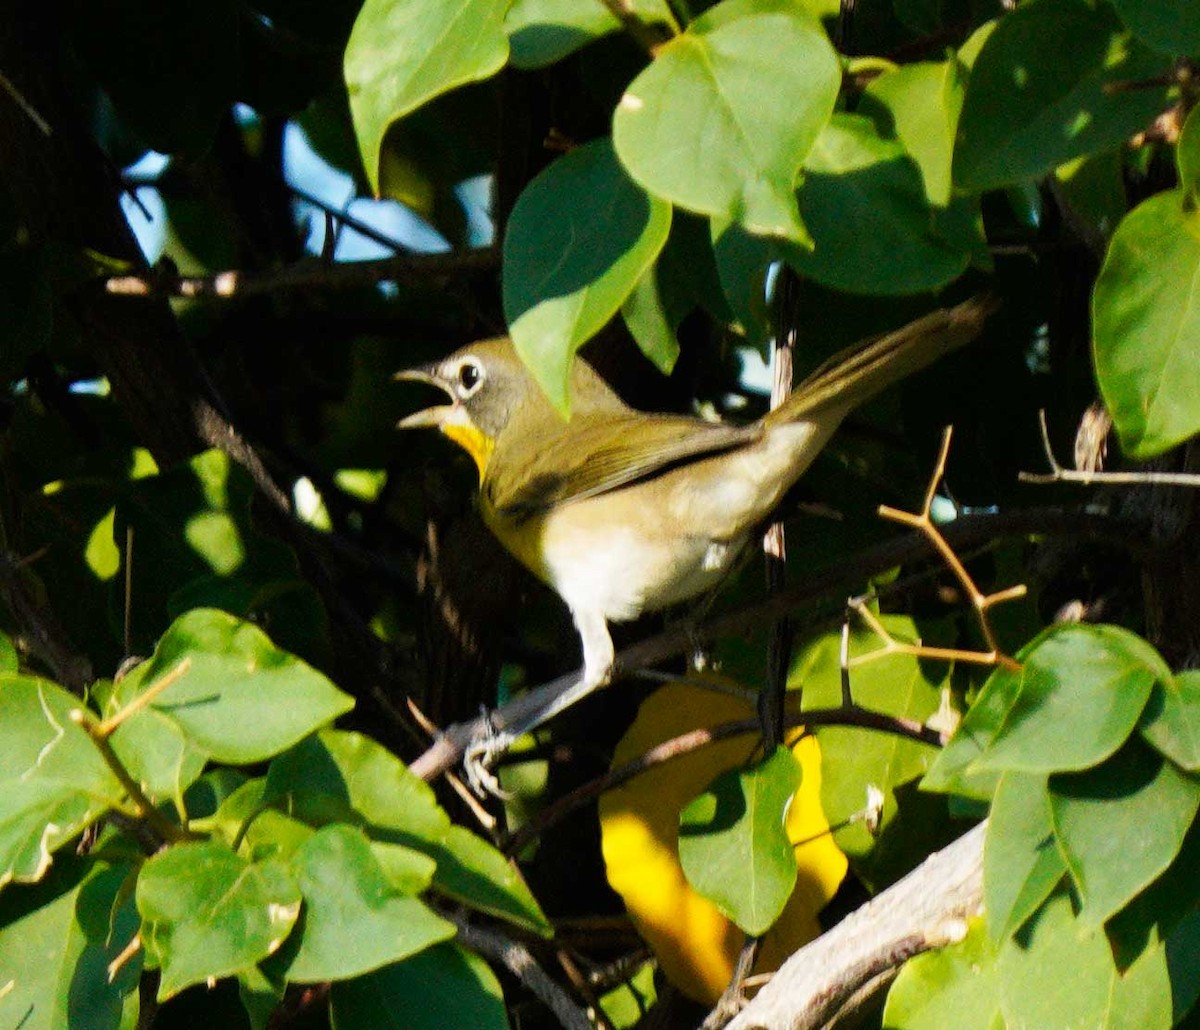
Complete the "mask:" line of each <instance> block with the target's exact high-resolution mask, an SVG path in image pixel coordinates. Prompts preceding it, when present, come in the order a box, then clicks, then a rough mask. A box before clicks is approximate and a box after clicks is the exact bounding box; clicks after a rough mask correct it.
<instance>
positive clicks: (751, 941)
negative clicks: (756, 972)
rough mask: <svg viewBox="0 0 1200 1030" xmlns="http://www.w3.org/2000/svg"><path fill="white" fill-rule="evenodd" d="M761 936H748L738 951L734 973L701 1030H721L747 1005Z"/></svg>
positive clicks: (701, 1025) (706, 1017) (702, 1024)
mask: <svg viewBox="0 0 1200 1030" xmlns="http://www.w3.org/2000/svg"><path fill="white" fill-rule="evenodd" d="M760 941H761V938H759V937H750V936H747V937H746V939H745V941H743V942H742V949H741V951H739V952H738V957H737V962H735V963H734V966H733V975H732V976H731V977H730V978H729V983H728V984H726V985H725V990H723V991H722V992H721V997H719V998H718V999H717V1003H716V1005H714V1006H713V1008H712V1011H711V1012H709V1014H708V1015H707V1016H705V1018H704V1022H703V1023H701V1024H700V1030H720V1028H721V1027H723V1026H724V1025H725V1024H726V1023H728V1022H729V1021H730V1020H731V1019H732V1018H733V1017H734V1016H736V1015H737V1014H738V1013H739V1012H740V1011H741V1010H742V1009H744V1008H745V1007H746V981H747V979H748V978H749V976H750V971H751V970H752V969H753V968H754V960H755V958H757V957H758V945H759V942H760Z"/></svg>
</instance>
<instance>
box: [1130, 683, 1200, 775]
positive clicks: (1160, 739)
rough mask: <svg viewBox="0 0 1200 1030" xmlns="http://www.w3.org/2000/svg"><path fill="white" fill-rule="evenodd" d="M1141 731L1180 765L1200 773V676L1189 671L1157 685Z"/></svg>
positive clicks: (1161, 752)
mask: <svg viewBox="0 0 1200 1030" xmlns="http://www.w3.org/2000/svg"><path fill="white" fill-rule="evenodd" d="M1138 729H1139V730H1140V731H1141V734H1142V736H1143V737H1144V738H1145V739H1146V740H1147V741H1149V742H1150V744H1152V745H1153V746H1154V747H1155V748H1157V749H1158V751H1159V753H1160V754H1163V755H1166V757H1167V758H1169V759H1171V761H1172V762H1174V763H1175V764H1176V765H1178V766H1181V767H1182V768H1184V769H1187V770H1188V771H1189V772H1196V771H1198V770H1200V672H1196V671H1194V670H1188V671H1185V672H1181V673H1178V674H1176V675H1175V676H1173V677H1171V678H1170V679H1167V680H1159V681H1158V682H1157V683H1155V684H1154V690H1153V692H1152V693H1151V694H1150V701H1149V703H1148V704H1147V705H1146V710H1145V711H1144V712H1143V713H1142V721H1141V723H1140V724H1139V726H1138Z"/></svg>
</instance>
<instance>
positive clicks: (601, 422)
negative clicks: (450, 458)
mask: <svg viewBox="0 0 1200 1030" xmlns="http://www.w3.org/2000/svg"><path fill="white" fill-rule="evenodd" d="M761 435H762V428H761V426H758V425H753V426H727V425H721V424H718V423H712V422H704V421H702V420H701V419H697V418H688V417H687V416H684V415H646V414H642V413H639V412H632V411H631V412H628V413H625V414H613V413H604V414H598V415H585V414H580V415H577V416H575V418H573V419H572V421H571V423H570V429H569V431H567V432H564V433H562V434H559V435H558V436H556V437H555V438H553V439H551V440H549V441H536V440H529V439H526V440H513V441H511V442H510V441H504V454H503V461H502V462H499V463H497V462H496V460H495V458H496V457H498V455H496V456H493V459H492V461H491V462H489V472H490V471H491V470H492V469H495V468H496V467H497V464H500V465H501V466H502V467H503V470H504V471H503V473H502V474H498V475H488V476H485V478H484V482H483V490H484V493H485V494H486V496H487V500H488V502H489V503H490V504H491V506H492V507H493V508H494V509H495V510H496V511H497V512H498V513H500V514H503V515H507V516H509V517H511V518H518V519H521V518H529V517H530V516H533V515H537V514H539V513H541V512H544V511H546V510H548V509H549V508H551V507H553V506H554V505H557V504H563V503H565V502H568V501H577V500H582V499H583V498H585V497H595V496H596V495H598V494H603V493H607V492H608V491H610V490H615V489H617V488H618V487H622V486H626V485H628V484H630V483H633V482H637V481H638V480H642V479H649V478H651V477H653V476H656V475H659V474H660V473H662V472H665V471H667V470H668V469H671V468H674V467H675V466H677V465H679V464H681V463H684V462H687V461H693V460H695V459H697V458H701V457H708V456H711V455H713V454H719V453H721V452H723V451H728V450H732V449H733V448H735V447H741V446H744V445H746V444H749V443H752V442H754V441H755V440H757V439H759V438H760V437H761Z"/></svg>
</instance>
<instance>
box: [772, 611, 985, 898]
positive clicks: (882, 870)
mask: <svg viewBox="0 0 1200 1030" xmlns="http://www.w3.org/2000/svg"><path fill="white" fill-rule="evenodd" d="M882 621H883V624H884V626H885V627H886V629H887V630H888V632H889V633H891V634H892V635H893V636H894V637H896V638H897V639H901V640H918V639H920V633H919V632H918V630H917V627H916V624H915V623H914V622H913V621H912V619H909V618H907V617H904V616H884V617H883V619H882ZM880 646H881V644H880V641H879V639H878V637H876V636H875V635H874V634H873V633H870V632H868V631H865V630H856V631H855V632H853V633H852V634H851V636H850V655H851V657H857V656H859V655H862V654H866V653H867V652H869V651H876V650H878V649H879V647H880ZM840 647H841V634H839V633H827V634H825V635H823V636H821V637H819V638H818V639H817V640H815V641H813V643H811V644H810V645H809V646H807V647H805V648H804V649H803V650H802V651H800V652H799V653H798V654H797V655H796V657H795V659H794V660H793V662H792V669H791V672H790V674H789V675H788V687H789V689H796V688H802V689H803V691H804V702H803V707H804V708H805V709H810V708H835V707H837V706H838V705H839V704H840V703H841V689H842V687H841V682H842V678H841V663H840ZM946 677H947V669H946V666H945V665H944V664H943V663H939V662H928V663H923V662H919V661H918V660H917V659H915V658H914V657H912V656H911V655H903V654H896V655H890V656H888V657H885V658H879V659H876V660H874V661H871V662H869V663H866V664H864V665H860V666H858V667H857V668H855V669H854V670H853V673H852V675H851V690H852V693H853V696H854V700H855V702H857V703H858V704H860V705H863V706H865V707H867V708H871V709H874V710H876V711H880V712H886V713H887V714H888V715H895V716H900V717H902V718H905V719H910V720H913V721H915V722H918V723H924V722H925V721H926V720H927V719H929V718H930V717H931V716H933V715H934V713H936V712H937V711H938V710H939V708H940V707H941V706H942V703H943V690H945V691H947V692H948V691H949V682H948V680H947V678H946ZM817 736H818V739H819V740H820V742H821V753H822V755H823V761H822V772H823V775H822V778H821V800H822V803H823V805H824V807H825V813H826V815H827V816H828V818H829V822H830V824H832V825H833V826H838V825H839V824H846V823H847V820H851V817H852V816H854V815H856V814H857V813H859V812H861V811H862V810H863V807H864V806H865V805H866V804H868V801H869V797H868V792H869V790H870V789H871V788H874V789H875V790H877V791H878V792H879V793H880V794H882V796H883V810H882V815H881V820H880V827H881V831H880V834H879V835H878V836H875V835H873V834H871V833H870V832H868V830H867V829H866V828H865V827H864V826H863V825H862V823H863V821H862V820H861V819H855V820H851V821H850V823H849V824H847V825H842V826H841V828H840V829H838V830H837V831H836V834H835V837H836V840H837V843H838V846H839V847H840V848H841V849H842V850H843V851H845V852H846V854H847V855H849V856H850V858H851V860H852V861H854V862H855V868H856V871H858V872H859V874H860V875H862V876H865V877H867V878H868V879H870V880H871V881H872V882H874V881H875V880H876V879H877V878H878V879H879V880H881V881H882V880H886V879H890V878H891V876H892V875H894V874H896V873H898V872H900V871H902V870H903V869H904V867H907V866H910V864H915V863H916V861H919V854H920V853H924V854H928V850H931V849H932V847H935V846H936V843H935V841H936V840H937V839H939V838H941V837H942V836H943V835H944V831H945V820H946V818H947V817H946V806H945V804H944V803H943V802H942V800H941V799H940V798H934V799H926V798H920V797H916V796H913V794H914V793H915V792H906V794H905V798H906V804H907V805H910V806H916V807H914V811H916V808H921V818H920V819H918V820H916V821H915V822H914V824H913V825H911V826H903V827H901V826H900V825H899V824H898V825H897V827H896V829H895V830H893V828H892V826H893V823H894V822H896V821H897V820H898V817H899V816H902V815H903V814H904V813H903V812H902V811H901V808H900V806H899V804H898V800H899V799H898V796H897V793H896V792H897V790H898V789H899V788H901V787H903V786H904V785H905V784H908V783H910V782H911V781H913V780H915V779H917V778H919V777H920V776H922V775H923V774H924V773H925V771H926V770H927V769H928V768H929V766H930V764H931V763H932V762H933V759H934V758H935V757H936V755H937V754H938V752H937V749H936V748H934V747H932V746H929V745H925V744H918V743H916V742H914V741H911V740H904V739H902V738H900V737H897V736H894V735H892V734H885V733H869V734H864V733H862V732H860V731H859V730H856V729H853V728H849V727H840V726H830V727H822V728H821V729H819V730H818V731H817ZM935 811H940V813H941V819H940V820H939V819H937V818H935V817H934V812H935ZM960 832H961V831H960ZM951 836H953V834H951Z"/></svg>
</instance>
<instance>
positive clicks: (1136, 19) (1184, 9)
mask: <svg viewBox="0 0 1200 1030" xmlns="http://www.w3.org/2000/svg"><path fill="white" fill-rule="evenodd" d="M1113 6H1114V7H1115V8H1116V9H1117V13H1118V14H1119V15H1120V16H1121V19H1122V20H1123V21H1124V22H1125V24H1126V25H1128V26H1129V27H1130V28H1131V29H1132V30H1133V31H1134V33H1135V34H1136V35H1137V36H1138V38H1139V39H1141V40H1143V41H1144V42H1146V43H1148V44H1150V46H1152V47H1154V49H1155V50H1161V51H1162V52H1163V53H1164V54H1178V55H1180V56H1188V55H1191V56H1195V55H1196V54H1197V53H1200V8H1198V7H1197V6H1196V4H1195V3H1194V2H1193V0H1113Z"/></svg>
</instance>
